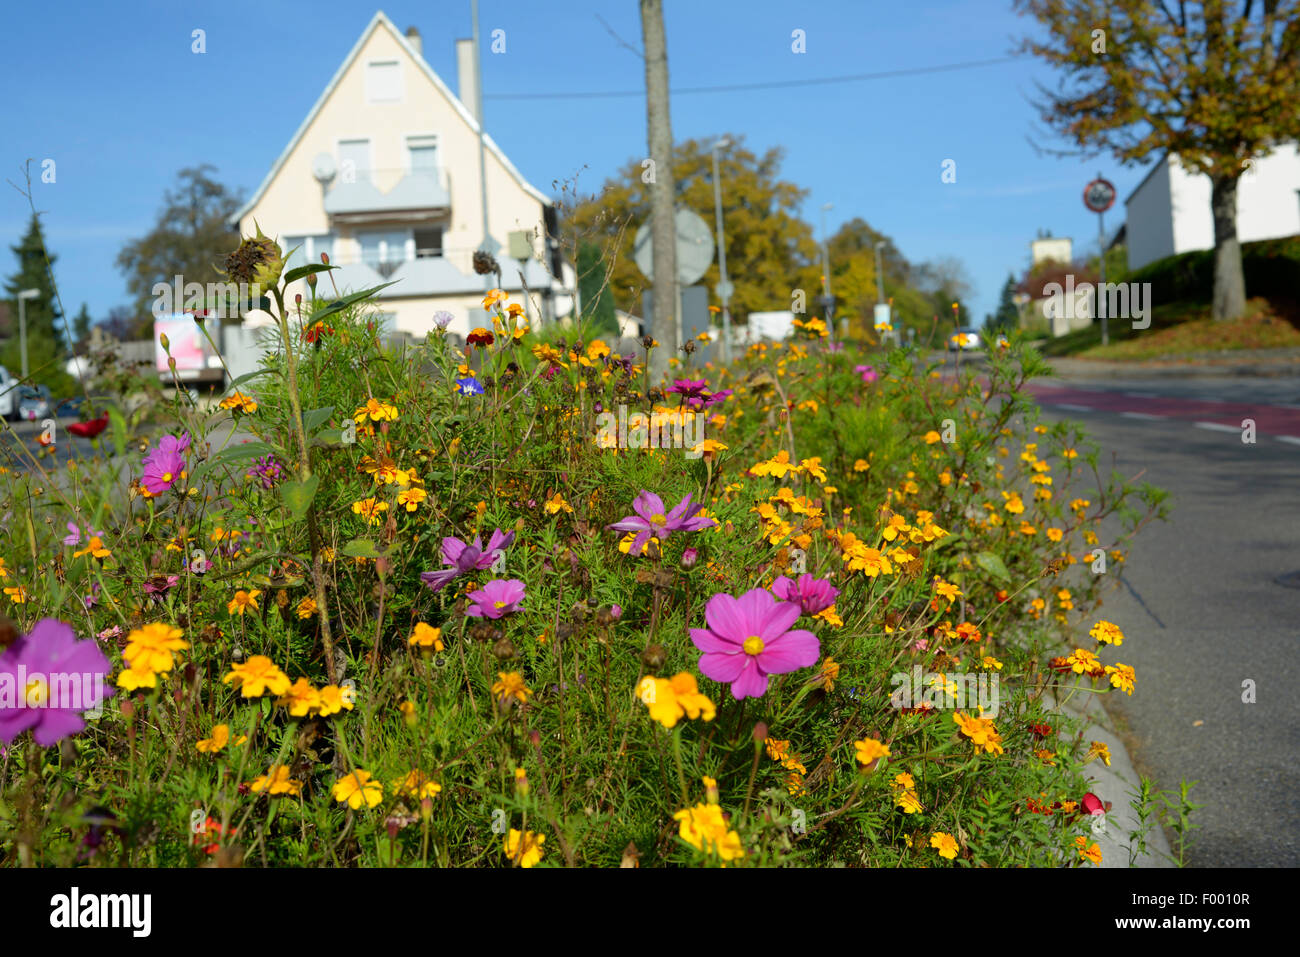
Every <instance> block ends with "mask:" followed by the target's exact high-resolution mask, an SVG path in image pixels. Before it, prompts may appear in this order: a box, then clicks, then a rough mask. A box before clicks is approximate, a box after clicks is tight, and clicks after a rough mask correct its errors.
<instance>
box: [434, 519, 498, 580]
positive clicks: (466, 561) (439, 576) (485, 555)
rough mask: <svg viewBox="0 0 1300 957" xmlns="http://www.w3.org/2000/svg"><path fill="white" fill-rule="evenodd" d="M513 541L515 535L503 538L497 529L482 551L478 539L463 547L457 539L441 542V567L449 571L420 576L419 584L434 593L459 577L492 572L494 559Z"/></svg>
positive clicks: (481, 542) (481, 541) (462, 543)
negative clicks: (476, 572) (422, 583)
mask: <svg viewBox="0 0 1300 957" xmlns="http://www.w3.org/2000/svg"><path fill="white" fill-rule="evenodd" d="M514 540H515V533H514V532H510V533H509V534H506V533H505V532H503V531H501V529H499V528H498V529H497V530H496V531H494V532H493V533H492V537H491V538H490V539H488V543H487V548H484V547H483V540H482V539H481V538H479V537H478V536H477V535H476V536H475V537H474V541H473V542H471V543H470V544H468V545H466V544H465V543H464V542H462V541H461V540H460V539H459V538H451V537H448V538H444V539H443V540H442V563H443V564H444V565H450V566H451V567H450V568H443V569H440V570H438V571H436V572H420V581H422V582H424V583H425V584H426V585H428V586H429V587H430V588H432V589H433V590H434V591H442V590H443V589H444V588H446V587H447V583H448V582H450V581H451V580H452V579H454V578H458V577H459V576H461V575H468V574H469V573H470V572H472V571H483V570H484V569H487V568H491V567H492V564H493V562H495V561H496V560H497V556H498V555H500V554H501V553H503V552H504V551H505V550H506V549H507V548H509V547H510V546H511V545H512V544H513V543H514Z"/></svg>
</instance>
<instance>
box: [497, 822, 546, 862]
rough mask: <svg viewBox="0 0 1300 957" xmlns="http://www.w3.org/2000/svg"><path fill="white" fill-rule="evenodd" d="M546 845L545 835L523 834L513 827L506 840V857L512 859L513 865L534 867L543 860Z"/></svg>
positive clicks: (525, 832)
mask: <svg viewBox="0 0 1300 957" xmlns="http://www.w3.org/2000/svg"><path fill="white" fill-rule="evenodd" d="M545 843H546V835H545V834H535V833H533V832H532V831H522V832H521V831H518V830H516V829H515V828H513V827H512V828H511V829H510V833H509V834H507V835H506V839H505V852H506V857H508V858H510V862H511V863H512V864H518V865H519V866H520V867H532V866H533V865H534V864H536V863H537V862H538V861H540V860H541V859H542V845H543V844H545Z"/></svg>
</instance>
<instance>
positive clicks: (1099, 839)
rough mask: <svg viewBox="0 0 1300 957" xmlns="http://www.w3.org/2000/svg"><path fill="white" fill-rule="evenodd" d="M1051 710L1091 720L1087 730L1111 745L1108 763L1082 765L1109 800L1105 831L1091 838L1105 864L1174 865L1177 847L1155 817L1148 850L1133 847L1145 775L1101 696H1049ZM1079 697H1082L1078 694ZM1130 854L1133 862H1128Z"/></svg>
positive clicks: (1094, 786)
mask: <svg viewBox="0 0 1300 957" xmlns="http://www.w3.org/2000/svg"><path fill="white" fill-rule="evenodd" d="M1044 699H1045V703H1046V702H1050V704H1051V707H1050V710H1052V711H1053V712H1055V713H1057V714H1062V715H1064V716H1066V717H1074V718H1080V719H1082V720H1083V721H1085V722H1087V724H1086V725H1085V727H1084V728H1083V735H1084V737H1085V738H1086V739H1088V740H1091V741H1101V742H1103V743H1104V744H1105V745H1106V746H1107V747H1108V748H1109V749H1110V767H1107V766H1106V765H1105V763H1103V762H1102V761H1092V762H1090V763H1089V764H1088V766H1087V767H1086V768H1085V769H1084V777H1086V778H1087V779H1088V782H1089V784H1090V785H1091V788H1092V793H1094V794H1096V795H1097V797H1099V798H1101V799H1102V800H1103V801H1110V802H1111V809H1110V811H1109V812H1107V814H1106V823H1105V830H1104V831H1100V832H1094V833H1093V837H1092V840H1094V841H1096V843H1097V844H1098V845H1099V846H1100V847H1101V866H1102V867H1124V868H1127V867H1130V866H1131V867H1144V868H1145V867H1174V866H1175V863H1174V857H1173V852H1172V850H1171V849H1170V847H1169V841H1168V839H1167V838H1166V837H1165V832H1164V830H1163V828H1161V826H1160V824H1159V822H1155V823H1154V824H1153V826H1152V827H1151V830H1150V831H1149V832H1148V834H1147V836H1146V849H1145V850H1142V849H1140V847H1138V848H1134V847H1133V844H1132V842H1131V841H1130V838H1129V835H1130V834H1132V833H1133V832H1135V831H1137V830H1138V817H1137V812H1136V811H1135V810H1134V809H1133V806H1132V804H1131V803H1130V801H1131V798H1132V794H1133V793H1134V792H1136V791H1137V790H1138V788H1139V786H1140V784H1141V776H1140V775H1139V774H1138V773H1137V770H1136V769H1135V768H1134V767H1133V761H1132V759H1131V758H1130V757H1129V753H1128V749H1127V748H1126V747H1125V746H1124V742H1123V741H1122V740H1121V739H1120V736H1119V734H1118V733H1117V732H1116V730H1115V725H1114V722H1113V721H1112V720H1111V717H1110V715H1109V714H1108V713H1107V712H1106V709H1105V708H1104V707H1102V704H1101V696H1100V695H1095V694H1085V695H1083V696H1082V700H1081V701H1080V702H1079V704H1078V705H1077V706H1076V705H1075V704H1073V703H1070V704H1066V705H1064V706H1062V707H1058V706H1057V705H1056V702H1055V701H1054V700H1053V699H1052V698H1051V696H1050V695H1045V696H1044ZM1075 700H1079V699H1078V698H1077V697H1076V699H1075ZM1130 855H1132V858H1133V863H1132V864H1131V865H1130V864H1129V858H1130Z"/></svg>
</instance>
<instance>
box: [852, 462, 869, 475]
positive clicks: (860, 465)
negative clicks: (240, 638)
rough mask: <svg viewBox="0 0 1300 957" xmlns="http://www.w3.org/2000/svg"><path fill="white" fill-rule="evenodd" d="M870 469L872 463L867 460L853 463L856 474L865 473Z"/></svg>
mask: <svg viewBox="0 0 1300 957" xmlns="http://www.w3.org/2000/svg"><path fill="white" fill-rule="evenodd" d="M869 468H871V463H870V462H868V461H867V460H866V459H858V460H857V461H856V462H854V463H853V471H855V472H865V471H867V470H868V469H869Z"/></svg>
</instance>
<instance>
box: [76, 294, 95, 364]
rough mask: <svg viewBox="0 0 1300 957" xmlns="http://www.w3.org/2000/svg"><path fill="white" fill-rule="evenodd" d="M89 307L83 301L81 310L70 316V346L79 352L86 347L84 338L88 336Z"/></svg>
mask: <svg viewBox="0 0 1300 957" xmlns="http://www.w3.org/2000/svg"><path fill="white" fill-rule="evenodd" d="M91 325H92V322H91V319H90V309H89V308H88V307H87V306H86V304H85V303H84V302H83V303H82V304H81V311H80V312H78V313H77V314H76V315H75V316H73V317H72V340H73V341H72V348H73V351H74V352H80V351H81V350H83V349H85V348H86V340H87V339H88V338H90V327H91Z"/></svg>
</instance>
